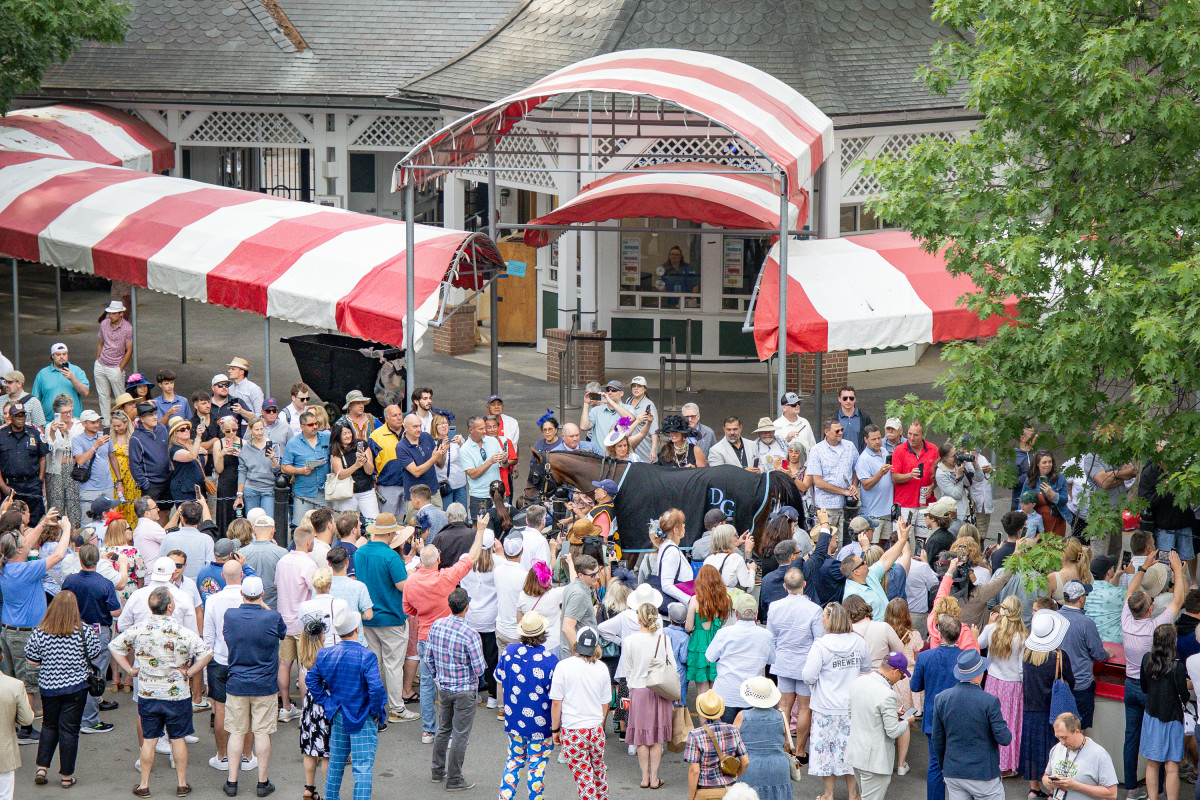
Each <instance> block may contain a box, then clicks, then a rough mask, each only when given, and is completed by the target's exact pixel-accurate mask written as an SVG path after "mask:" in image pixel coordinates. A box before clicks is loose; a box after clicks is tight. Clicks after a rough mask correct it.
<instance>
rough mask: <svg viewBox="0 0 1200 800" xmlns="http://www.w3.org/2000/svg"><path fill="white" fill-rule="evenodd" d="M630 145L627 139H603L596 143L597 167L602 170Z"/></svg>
mask: <svg viewBox="0 0 1200 800" xmlns="http://www.w3.org/2000/svg"><path fill="white" fill-rule="evenodd" d="M627 144H629V140H628V139H625V138H620V139H615V140H614V139H612V138H605V139H601V140H599V141H598V142H597V143H596V166H597V168H600V169H602V168H603V167H604V165H605V164H607V163H608V162H609V161H611V160H612V159H613V156H615V155H617V154H618V153H620V152H621V151H622V150H624V149H625V145H627Z"/></svg>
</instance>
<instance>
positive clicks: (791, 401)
mask: <svg viewBox="0 0 1200 800" xmlns="http://www.w3.org/2000/svg"><path fill="white" fill-rule="evenodd" d="M779 405H781V406H798V405H800V395H798V394H796V393H795V392H788V393H786V394H785V395H784V396H783V397H781V398H779Z"/></svg>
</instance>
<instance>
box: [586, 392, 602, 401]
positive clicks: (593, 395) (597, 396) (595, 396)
mask: <svg viewBox="0 0 1200 800" xmlns="http://www.w3.org/2000/svg"><path fill="white" fill-rule="evenodd" d="M601 399H603V398H601V397H600V393H599V392H588V400H601Z"/></svg>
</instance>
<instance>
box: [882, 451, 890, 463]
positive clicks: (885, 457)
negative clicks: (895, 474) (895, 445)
mask: <svg viewBox="0 0 1200 800" xmlns="http://www.w3.org/2000/svg"><path fill="white" fill-rule="evenodd" d="M883 463H885V464H891V463H892V454H891V453H888V454H887V455H886V456H884V457H883Z"/></svg>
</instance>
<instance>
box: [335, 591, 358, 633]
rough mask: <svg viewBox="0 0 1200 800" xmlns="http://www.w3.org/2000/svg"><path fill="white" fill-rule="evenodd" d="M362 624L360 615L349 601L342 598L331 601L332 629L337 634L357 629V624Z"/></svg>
mask: <svg viewBox="0 0 1200 800" xmlns="http://www.w3.org/2000/svg"><path fill="white" fill-rule="evenodd" d="M361 624H362V615H361V614H359V613H358V612H357V611H355V610H354V609H353V608H351V607H350V605H349V603H347V602H346V601H345V600H342V599H336V600H334V601H333V631H334V633H336V634H337V635H338V636H345V635H347V634H349V633H351V632H352V631H356V630H358V626H359V625H361Z"/></svg>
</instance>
